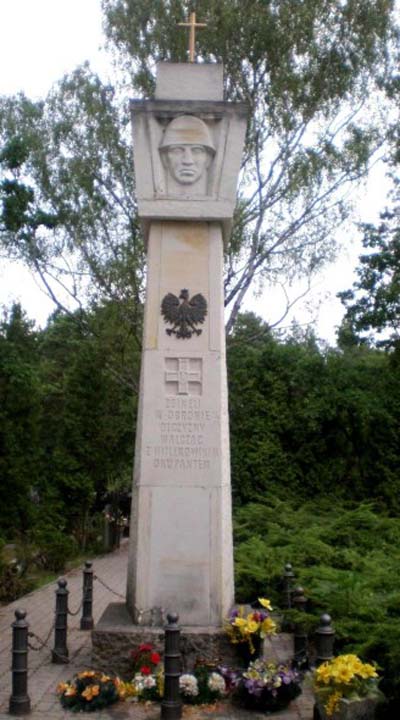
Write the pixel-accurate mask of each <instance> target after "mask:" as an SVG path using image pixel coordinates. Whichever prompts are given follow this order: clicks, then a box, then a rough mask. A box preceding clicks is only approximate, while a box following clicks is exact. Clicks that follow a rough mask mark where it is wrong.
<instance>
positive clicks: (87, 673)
mask: <svg viewBox="0 0 400 720" xmlns="http://www.w3.org/2000/svg"><path fill="white" fill-rule="evenodd" d="M95 675H96V673H95V671H94V670H84V671H83V672H81V673H79V674H78V678H91V677H94V676H95Z"/></svg>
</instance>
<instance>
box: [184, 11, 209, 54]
mask: <svg viewBox="0 0 400 720" xmlns="http://www.w3.org/2000/svg"><path fill="white" fill-rule="evenodd" d="M178 25H179V26H180V27H188V28H189V62H194V46H195V40H196V28H203V27H207V23H197V22H196V13H195V12H191V13H190V16H189V22H186V23H178Z"/></svg>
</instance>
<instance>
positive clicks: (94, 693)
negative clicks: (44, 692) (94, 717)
mask: <svg viewBox="0 0 400 720" xmlns="http://www.w3.org/2000/svg"><path fill="white" fill-rule="evenodd" d="M119 682H120V681H119V679H118V678H111V677H110V676H109V675H105V674H104V673H102V672H96V671H95V670H84V671H83V672H80V673H78V674H77V675H75V676H74V678H73V679H72V680H70V681H69V682H65V683H64V682H62V683H60V684H59V685H58V686H57V694H58V695H59V696H60V702H61V705H62V706H63V707H64V708H68V709H69V710H72V711H73V712H95V711H96V710H101V709H102V708H104V707H107V705H111V704H112V703H114V702H116V701H117V700H119V692H118V685H119Z"/></svg>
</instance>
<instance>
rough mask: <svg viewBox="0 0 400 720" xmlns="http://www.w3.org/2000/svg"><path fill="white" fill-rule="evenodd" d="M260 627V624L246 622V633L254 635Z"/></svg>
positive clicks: (253, 621) (251, 621) (250, 621)
mask: <svg viewBox="0 0 400 720" xmlns="http://www.w3.org/2000/svg"><path fill="white" fill-rule="evenodd" d="M259 627H260V624H259V623H258V622H256V621H255V620H247V625H246V632H248V633H251V634H252V633H256V632H257V630H258V628H259Z"/></svg>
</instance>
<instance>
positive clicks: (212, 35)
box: [102, 0, 398, 331]
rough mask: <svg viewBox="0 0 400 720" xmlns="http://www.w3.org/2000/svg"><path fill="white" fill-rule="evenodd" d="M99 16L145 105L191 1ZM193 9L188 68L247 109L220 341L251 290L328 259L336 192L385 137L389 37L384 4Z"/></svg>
mask: <svg viewBox="0 0 400 720" xmlns="http://www.w3.org/2000/svg"><path fill="white" fill-rule="evenodd" d="M102 6H103V11H104V18H105V32H106V35H107V37H108V40H109V46H110V49H111V50H113V51H114V56H115V58H116V60H117V62H118V63H119V67H120V68H121V69H122V71H123V72H124V73H125V78H126V79H125V82H132V83H133V85H134V87H135V88H136V90H137V91H138V93H140V94H142V95H144V96H145V97H151V96H152V95H153V93H154V86H155V78H154V75H155V68H156V63H157V62H162V61H165V60H167V61H172V62H183V61H185V60H186V53H187V51H186V48H187V37H186V32H185V31H184V30H182V29H179V28H178V29H177V23H178V22H181V21H182V20H184V19H185V18H186V17H187V15H188V12H189V11H190V9H192V6H193V3H192V2H189V0H173V2H168V3H164V2H159V0H103V2H102ZM196 10H197V13H198V17H199V18H200V19H201V21H205V22H206V23H207V27H206V28H203V29H202V30H200V31H199V32H198V33H197V38H196V39H197V54H198V57H199V59H200V60H201V61H203V62H215V61H217V62H222V63H223V64H224V74H225V80H224V85H225V94H226V97H227V99H228V100H233V101H242V102H245V103H246V104H247V105H248V107H249V125H248V132H247V138H246V148H245V153H244V159H243V172H242V185H241V188H240V191H239V202H238V211H237V213H236V218H235V220H236V222H237V226H236V228H235V230H234V233H233V241H232V243H231V244H230V245H229V247H228V249H227V257H226V276H225V292H226V304H227V306H229V307H230V318H229V320H228V331H231V330H232V328H233V324H234V322H235V320H236V318H237V314H238V312H239V310H240V306H241V304H242V302H243V298H244V297H245V295H246V292H247V291H248V289H249V287H250V286H251V285H252V283H253V282H257V281H260V280H261V282H262V281H263V280H264V279H268V280H270V281H271V280H272V281H273V280H274V279H276V278H277V277H280V278H285V279H286V280H287V279H288V278H292V277H294V276H298V275H302V274H312V273H313V272H314V271H315V270H316V269H317V268H319V267H320V266H321V265H322V264H323V263H324V262H325V261H326V260H327V259H329V258H330V257H332V254H333V252H334V239H333V228H334V227H336V226H337V225H338V223H340V221H341V220H342V219H343V217H345V216H346V213H347V203H346V197H345V194H344V191H347V188H348V184H349V183H351V182H353V181H355V180H356V179H357V178H358V177H359V176H360V174H363V173H365V172H366V171H367V168H368V163H369V159H370V157H371V154H372V153H374V151H375V150H376V149H377V148H378V147H379V146H380V144H381V142H382V140H383V139H384V137H385V136H386V135H388V132H389V129H390V128H389V123H388V115H387V113H386V114H385V115H383V114H382V115H381V116H380V117H379V115H380V112H378V111H377V110H378V105H377V103H376V97H377V94H378V96H379V98H380V102H381V103H382V104H381V105H380V108H379V109H383V107H384V106H385V104H386V99H385V89H386V88H388V87H389V83H391V81H392V80H393V81H394V79H395V77H396V70H394V67H395V62H396V61H395V57H396V50H395V46H396V41H397V33H398V28H397V25H396V19H395V12H394V3H393V2H392V1H391V0H371V2H369V3H365V2H364V1H363V0H356V1H355V2H348V3H343V2H341V1H340V0H330V2H320V0H303V1H302V2H293V1H292V0H284V1H282V0H279V2H278V1H276V0H272V1H271V2H265V0H202V2H201V4H197V7H196ZM392 85H393V82H392V83H391V85H390V87H392ZM388 96H389V92H388ZM390 97H391V98H392V97H393V91H392V92H391V93H390ZM370 98H373V99H374V102H373V105H372V103H371V102H370Z"/></svg>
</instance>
